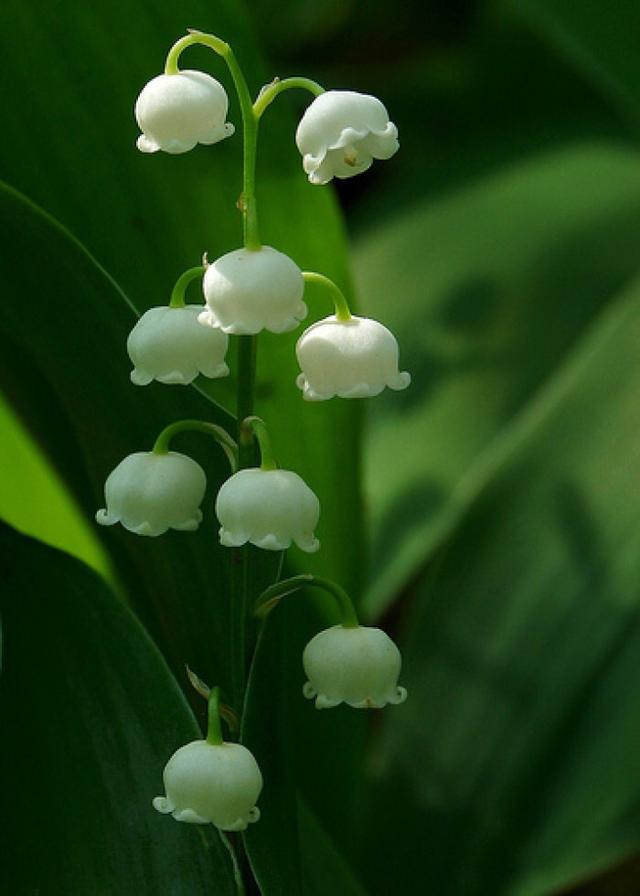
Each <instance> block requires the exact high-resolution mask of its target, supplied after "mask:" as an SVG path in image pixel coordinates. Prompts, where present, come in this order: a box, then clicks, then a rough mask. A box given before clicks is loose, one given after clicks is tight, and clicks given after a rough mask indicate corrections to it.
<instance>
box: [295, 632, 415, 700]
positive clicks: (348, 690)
mask: <svg viewBox="0 0 640 896" xmlns="http://www.w3.org/2000/svg"><path fill="white" fill-rule="evenodd" d="M401 662H402V660H401V657H400V651H399V650H398V648H397V647H396V645H395V644H394V643H393V641H392V640H391V638H390V637H389V636H388V635H387V634H386V633H385V632H383V631H382V630H381V629H379V628H368V627H366V626H362V625H358V626H354V627H351V628H347V627H345V626H342V625H334V626H333V627H332V628H327V629H325V630H324V631H321V632H319V633H318V634H317V635H316V636H315V637H314V638H312V639H311V641H309V643H308V644H307V646H306V647H305V649H304V653H303V655H302V664H303V666H304V671H305V673H306V675H307V678H308V679H309V680H308V681H307V682H306V684H305V685H304V688H303V693H304V696H305V697H307V698H308V699H310V700H311V699H313V698H314V697H315V701H316V707H317V708H318V709H329V708H331V707H332V706H337V705H338V704H339V703H347V704H348V705H349V706H354V707H355V708H356V709H380V708H381V707H383V706H386V705H387V703H403V702H404V701H405V700H406V699H407V692H406V690H405V688H402V687H398V676H399V675H400V666H401Z"/></svg>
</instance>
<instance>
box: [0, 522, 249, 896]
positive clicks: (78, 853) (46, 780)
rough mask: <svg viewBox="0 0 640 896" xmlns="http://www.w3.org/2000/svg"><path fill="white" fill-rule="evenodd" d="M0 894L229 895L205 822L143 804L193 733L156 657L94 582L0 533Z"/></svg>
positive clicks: (225, 858) (222, 854)
mask: <svg viewBox="0 0 640 896" xmlns="http://www.w3.org/2000/svg"><path fill="white" fill-rule="evenodd" d="M0 558H1V565H2V570H3V590H2V598H1V608H2V619H3V628H4V651H5V656H4V673H3V678H2V685H1V688H0V705H1V706H2V714H3V718H4V720H5V722H4V726H3V735H2V743H1V745H0V755H1V757H2V758H1V768H2V794H3V806H4V811H3V813H2V842H3V860H2V864H1V866H0V881H2V884H3V886H2V889H3V891H4V892H11V893H36V892H38V893H50V894H52V896H53V894H60V896H62V894H64V896H74V894H78V896H86V894H88V893H105V894H107V893H109V894H110V893H114V894H115V893H117V894H118V896H127V894H132V896H133V894H135V896H145V894H149V896H152V894H158V893H175V894H184V896H196V894H205V893H206V894H209V893H212V892H215V893H216V894H220V896H225V894H226V896H232V894H234V893H235V892H236V890H235V885H234V883H233V877H232V870H231V867H230V860H229V855H228V852H227V849H226V847H225V846H224V845H223V844H222V841H221V840H220V837H219V836H218V834H217V832H216V831H215V829H214V828H213V827H212V826H207V827H201V826H195V825H184V824H182V825H181V824H177V823H175V822H174V821H173V819H171V818H167V817H165V816H160V815H159V814H158V813H157V812H155V811H154V810H153V808H152V807H151V800H152V798H153V797H154V796H156V795H157V794H158V793H161V792H162V769H163V767H164V765H165V763H166V761H167V759H168V758H169V756H170V755H171V753H172V752H173V751H174V750H175V749H177V748H178V747H179V746H181V745H182V744H184V743H187V742H188V741H190V740H195V739H196V738H198V737H201V734H200V732H199V730H198V727H197V725H196V722H195V720H194V718H193V716H192V714H191V712H190V711H189V708H188V706H187V704H186V703H185V700H184V698H183V697H182V695H181V693H180V689H179V688H178V686H177V684H176V682H175V680H174V679H173V678H172V676H171V674H170V672H169V671H168V669H167V667H166V665H165V663H164V662H163V660H162V658H161V657H160V654H159V653H158V651H157V649H156V648H155V647H154V646H153V644H152V643H151V641H150V640H149V638H148V636H147V635H146V634H145V633H144V631H143V629H142V627H141V626H140V624H139V623H138V622H137V621H136V620H135V619H134V617H133V616H132V614H131V613H130V612H129V611H128V610H127V609H126V608H125V607H123V606H122V604H121V602H120V601H118V600H117V599H116V597H115V596H114V595H113V594H112V593H111V592H110V591H109V590H108V589H107V587H106V586H105V585H104V583H103V582H102V581H101V579H100V578H99V577H97V576H96V575H95V573H93V572H92V571H91V570H89V569H88V568H87V567H85V566H84V565H83V564H81V563H80V562H79V561H77V560H76V559H74V558H71V557H70V556H68V555H66V554H63V553H61V552H59V551H56V550H53V549H52V548H49V547H45V546H44V545H42V544H41V543H39V542H37V541H35V540H32V539H30V538H26V537H25V536H22V535H19V534H18V533H17V532H15V531H14V530H12V529H10V528H9V527H8V526H5V525H2V526H1V527H0Z"/></svg>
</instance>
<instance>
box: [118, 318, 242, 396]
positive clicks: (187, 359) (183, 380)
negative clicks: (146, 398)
mask: <svg viewBox="0 0 640 896" xmlns="http://www.w3.org/2000/svg"><path fill="white" fill-rule="evenodd" d="M201 311H202V306H201V305H185V306H184V307H183V308H171V307H169V306H167V305H165V306H162V307H160V308H150V309H149V311H146V312H145V313H144V314H143V315H142V317H141V318H140V320H139V321H138V323H137V324H136V325H135V327H134V328H133V330H132V331H131V333H130V334H129V338H128V339H127V351H128V352H129V357H130V358H131V361H132V363H133V365H134V369H133V370H132V371H131V380H132V382H133V383H135V384H136V385H137V386H146V385H147V384H148V383H150V382H151V381H152V380H154V379H155V380H158V381H159V382H161V383H180V384H182V385H188V384H189V383H191V382H193V380H194V379H195V378H196V377H197V376H198V374H199V373H201V374H203V376H206V377H209V378H211V379H216V378H218V377H222V376H228V374H229V368H228V367H227V365H226V363H225V360H224V358H225V355H226V352H227V347H228V344H229V338H228V336H227V335H226V334H225V333H223V332H222V331H221V330H216V329H213V328H212V327H202V326H200V324H199V323H198V315H199V314H200V312H201Z"/></svg>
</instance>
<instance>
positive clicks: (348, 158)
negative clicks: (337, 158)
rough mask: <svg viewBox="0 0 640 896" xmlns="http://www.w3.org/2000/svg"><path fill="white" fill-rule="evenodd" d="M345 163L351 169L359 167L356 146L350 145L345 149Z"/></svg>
mask: <svg viewBox="0 0 640 896" xmlns="http://www.w3.org/2000/svg"><path fill="white" fill-rule="evenodd" d="M344 161H345V163H346V164H347V165H349V167H350V168H357V167H358V151H357V150H356V148H355V146H352V145H351V144H349V145H348V146H345V148H344Z"/></svg>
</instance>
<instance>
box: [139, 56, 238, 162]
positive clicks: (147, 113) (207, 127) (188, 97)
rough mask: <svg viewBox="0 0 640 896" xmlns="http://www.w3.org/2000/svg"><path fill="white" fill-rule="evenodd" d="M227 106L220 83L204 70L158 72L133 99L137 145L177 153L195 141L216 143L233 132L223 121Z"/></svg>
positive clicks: (229, 125)
mask: <svg viewBox="0 0 640 896" xmlns="http://www.w3.org/2000/svg"><path fill="white" fill-rule="evenodd" d="M228 109H229V99H228V97H227V93H226V91H225V89H224V87H223V86H222V84H220V82H219V81H216V79H215V78H212V77H211V75H207V74H205V72H198V71H192V70H185V71H180V72H176V73H175V74H171V75H158V76H157V77H156V78H153V79H152V80H151V81H149V83H148V84H146V85H145V86H144V87H143V89H142V91H141V93H140V96H139V97H138V99H137V100H136V105H135V116H136V121H137V122H138V125H139V127H140V130H141V131H142V134H140V136H139V137H138V141H137V146H138V149H139V150H140V151H141V152H158V150H160V149H161V150H163V151H164V152H168V153H171V154H177V153H182V152H188V151H189V150H190V149H193V147H194V146H195V145H196V144H197V143H204V144H206V145H210V144H212V143H218V141H220V140H224V138H225V137H230V136H231V134H233V132H234V127H233V125H232V124H230V123H229V122H228V121H226V117H227V111H228Z"/></svg>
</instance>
